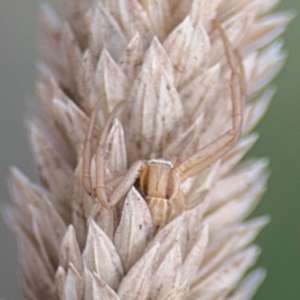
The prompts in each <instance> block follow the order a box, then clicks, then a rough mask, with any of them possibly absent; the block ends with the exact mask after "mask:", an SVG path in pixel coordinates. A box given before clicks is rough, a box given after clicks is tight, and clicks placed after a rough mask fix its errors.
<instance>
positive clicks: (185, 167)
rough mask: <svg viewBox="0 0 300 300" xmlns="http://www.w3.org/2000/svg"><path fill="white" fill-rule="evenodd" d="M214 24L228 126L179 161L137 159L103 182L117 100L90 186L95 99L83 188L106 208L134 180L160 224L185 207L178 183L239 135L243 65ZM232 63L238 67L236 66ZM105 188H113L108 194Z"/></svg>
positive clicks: (211, 160) (214, 158)
mask: <svg viewBox="0 0 300 300" xmlns="http://www.w3.org/2000/svg"><path fill="white" fill-rule="evenodd" d="M214 26H215V28H216V29H217V30H218V31H219V32H220V35H221V39H222V42H223V44H224V49H225V54H226V59H227V63H228V65H229V67H230V69H231V78H230V80H231V84H230V91H231V101H232V128H231V129H230V130H228V131H227V132H225V133H224V134H222V135H221V136H220V137H218V138H216V139H215V140H213V141H212V142H211V143H209V144H208V145H206V146H205V147H203V148H201V149H200V150H198V151H197V152H196V153H195V154H193V155H192V156H191V157H189V158H188V159H186V160H185V161H179V160H178V159H177V158H174V159H172V161H167V160H165V159H151V160H148V161H144V160H138V161H136V162H135V163H134V164H133V165H132V166H131V167H130V168H129V170H128V171H127V173H126V174H125V175H124V176H122V177H119V178H117V179H116V180H114V182H110V183H108V184H107V183H106V182H105V163H106V160H105V153H106V147H107V145H106V140H107V136H108V133H109V131H110V128H111V126H112V123H113V120H114V118H115V117H116V115H117V112H118V111H119V110H120V108H121V107H122V106H123V104H122V103H121V104H119V105H117V107H116V108H115V109H114V110H113V112H112V113H111V115H110V116H109V118H108V120H107V122H106V124H105V126H104V128H103V130H102V133H101V137H100V139H99V141H98V146H97V152H96V188H93V187H92V178H91V161H92V134H93V130H94V126H95V123H96V114H97V110H98V108H99V105H100V104H99V103H98V104H97V105H96V107H95V109H94V111H93V113H92V115H91V120H90V124H89V130H88V134H87V136H86V140H85V143H84V150H83V178H82V180H83V186H84V189H85V190H86V192H87V193H88V194H89V195H91V196H92V197H97V198H98V199H99V201H100V202H101V204H102V205H103V207H105V208H106V209H111V208H112V207H114V206H115V205H117V204H118V202H119V201H120V200H121V199H123V198H124V196H125V195H126V194H127V192H128V191H129V189H130V188H131V187H132V186H133V185H134V184H135V183H138V186H139V189H140V192H141V194H142V195H143V196H144V198H145V200H146V202H147V204H148V207H149V210H150V213H151V215H152V219H153V224H154V225H155V226H157V227H159V226H163V225H164V224H166V223H167V222H168V221H169V220H170V217H171V210H175V211H177V212H178V213H180V212H181V211H183V210H184V209H186V208H187V207H186V205H185V203H184V197H183V193H182V192H181V190H180V184H181V183H183V182H184V181H185V180H186V179H187V178H189V177H192V176H194V175H196V174H198V173H200V172H201V171H203V170H204V169H205V168H207V167H208V166H210V165H212V164H213V163H214V162H216V161H217V160H219V159H220V158H222V157H223V156H224V155H225V154H226V153H227V152H228V151H229V150H230V149H231V148H232V147H233V146H234V145H235V143H236V142H237V140H238V139H239V136H240V133H241V128H242V120H243V108H244V101H245V97H246V91H245V79H244V72H243V67H242V63H241V58H240V57H239V56H238V55H237V54H236V53H235V52H234V50H233V49H232V47H231V45H230V42H229V40H228V39H227V36H226V34H225V33H224V31H223V29H222V28H221V26H220V25H219V24H218V23H217V22H214ZM237 62H238V63H237ZM236 63H237V66H238V67H236ZM108 190H113V191H112V193H110V195H109V196H108Z"/></svg>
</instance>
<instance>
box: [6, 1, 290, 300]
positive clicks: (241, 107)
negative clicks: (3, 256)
mask: <svg viewBox="0 0 300 300" xmlns="http://www.w3.org/2000/svg"><path fill="white" fill-rule="evenodd" d="M277 2H278V1H276V0H268V1H263V2H262V1H259V0H252V1H249V0H230V1H228V0H211V1H205V0H187V1H179V0H162V1H156V0H128V1H124V0H60V1H59V3H60V5H61V11H62V13H61V15H62V17H61V18H59V17H58V16H57V15H56V13H55V12H54V11H53V10H52V9H51V8H50V6H49V5H44V6H43V7H42V18H41V19H42V34H43V37H42V42H41V47H40V50H41V61H40V63H39V66H38V71H39V81H38V83H37V89H36V95H37V102H38V104H37V106H38V108H39V110H38V113H36V114H35V115H32V117H31V119H30V120H29V122H28V135H29V139H30V143H31V146H32V151H33V155H34V158H35V161H36V166H37V174H38V178H39V180H38V183H34V182H32V181H31V180H29V179H28V178H27V177H26V176H25V175H24V174H22V173H21V172H20V171H19V170H18V169H15V168H13V169H12V172H11V180H10V188H11V193H12V196H13V199H14V206H13V207H12V208H9V209H8V210H7V211H6V219H7V222H8V223H9V225H10V227H11V228H12V229H13V230H14V232H15V233H16V235H17V237H18V242H19V278H20V285H21V290H22V294H23V297H24V299H26V300H27V299H28V300H40V299H49V300H73V299H78V300H79V299H83V300H100V299H101V300H102V299H107V300H108V299H109V300H110V299H112V300H117V299H122V300H131V299H132V300H133V299H134V300H144V299H145V300H146V299H152V300H175V299H176V300H179V299H186V300H194V299H203V300H204V299H205V300H217V299H218V300H221V299H224V300H225V299H226V300H240V299H244V300H246V299H250V298H251V297H252V296H253V294H254V293H255V291H256V289H257V288H258V286H259V285H260V283H261V282H262V280H263V279H264V276H265V272H264V270H262V269H256V270H254V271H252V272H250V273H248V270H249V269H250V268H251V267H252V266H253V265H254V264H255V262H256V259H257V257H258V255H259V253H260V249H259V248H258V247H257V246H255V245H253V244H252V242H253V240H254V239H255V237H256V236H257V234H258V233H259V231H260V230H261V229H262V228H263V227H264V226H265V225H266V224H267V223H268V221H269V219H268V217H265V216H263V217H260V218H256V219H250V220H246V219H247V216H249V214H250V213H251V212H252V210H253V209H254V208H255V207H256V205H257V204H258V202H259V201H260V199H261V196H262V194H263V192H264V191H265V189H266V181H267V177H268V171H267V166H268V161H267V160H266V159H252V160H247V161H245V162H242V163H240V161H241V160H242V158H243V157H244V155H245V154H246V153H247V151H248V150H249V149H250V148H251V147H252V146H253V145H254V143H255V141H256V140H257V138H258V135H257V134H256V133H253V132H252V130H253V128H254V127H255V125H256V124H257V123H258V122H259V120H260V119H261V117H262V116H263V115H264V113H265V112H266V110H267V108H268V105H269V103H270V101H271V99H272V96H273V94H274V87H272V86H271V87H270V86H268V85H269V83H270V81H271V80H272V79H273V78H274V76H275V75H276V74H277V72H278V71H279V69H280V68H281V66H282V65H283V63H284V60H285V55H284V53H283V52H282V42H281V41H280V40H278V39H277V38H278V37H279V36H280V35H281V33H282V32H283V31H284V30H285V28H286V25H287V24H288V22H289V21H290V20H291V18H292V17H293V16H292V14H290V13H271V12H270V11H272V10H273V8H274V6H275V5H276V4H277Z"/></svg>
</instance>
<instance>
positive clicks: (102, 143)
mask: <svg viewBox="0 0 300 300" xmlns="http://www.w3.org/2000/svg"><path fill="white" fill-rule="evenodd" d="M99 105H100V103H98V104H97V105H96V107H95V108H94V110H93V112H92V115H91V119H90V124H89V129H88V133H87V136H86V139H85V142H84V149H83V172H82V174H83V176H82V183H83V187H84V189H85V190H86V192H87V193H88V194H89V195H90V196H91V197H93V198H95V197H97V198H98V199H99V201H100V203H101V204H102V206H103V207H104V208H106V209H111V208H112V207H114V206H115V205H116V204H117V203H118V202H119V201H120V200H121V199H122V198H123V197H124V196H125V195H126V193H127V192H128V190H129V189H130V187H131V186H132V185H133V184H134V182H135V181H136V180H137V178H138V176H139V173H140V171H141V169H142V168H143V167H144V166H145V163H144V162H143V161H141V160H139V161H137V162H135V163H134V164H133V165H132V166H131V167H130V169H129V170H128V171H127V172H126V174H125V175H124V176H123V177H122V178H121V179H118V180H119V183H118V185H117V186H116V187H115V188H114V191H113V192H112V194H111V195H110V196H108V193H107V191H108V190H110V188H109V185H107V184H106V182H105V165H106V149H107V145H106V141H107V137H108V134H109V131H110V129H111V126H112V124H113V120H114V118H115V117H116V115H117V113H118V111H119V110H120V108H121V107H122V106H123V103H120V104H118V105H117V106H116V107H115V108H114V110H113V111H112V113H111V114H110V116H109V118H108V119H107V122H106V124H105V126H104V128H103V130H102V133H101V137H100V139H99V140H98V144H97V152H96V188H93V187H92V176H91V162H92V134H93V130H94V127H95V124H96V115H97V110H98V108H99Z"/></svg>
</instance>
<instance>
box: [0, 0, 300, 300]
mask: <svg viewBox="0 0 300 300" xmlns="http://www.w3.org/2000/svg"><path fill="white" fill-rule="evenodd" d="M262 1H263V0H262ZM39 3H40V2H39V1H38V0H0V176H1V177H0V192H1V197H0V201H1V202H0V203H1V207H3V205H4V204H8V203H10V196H9V194H8V191H7V185H6V181H7V177H8V173H9V166H10V165H16V166H18V167H19V168H20V169H21V170H22V171H23V172H24V173H25V174H27V175H28V176H29V177H30V178H34V171H33V163H32V158H31V155H30V152H29V146H28V143H27V138H26V132H25V129H24V120H25V117H26V116H27V112H28V109H27V108H28V105H29V104H30V102H31V101H32V100H31V99H32V98H33V97H34V82H35V76H36V75H35V63H36V57H37V45H38V35H39V32H38V16H39V13H38V10H39V5H38V4H39ZM280 8H281V9H289V8H294V9H296V10H298V11H300V1H299V0H283V1H282V4H281V5H280ZM284 39H285V41H286V49H287V50H288V52H289V57H288V61H287V64H286V65H285V67H284V69H283V70H282V72H281V73H280V75H279V76H278V77H277V78H276V80H275V83H276V85H277V88H278V92H277V94H276V97H275V99H274V101H273V104H272V106H271V109H270V110H269V112H268V114H267V116H266V117H265V118H264V120H263V121H262V122H261V124H260V126H259V127H258V129H257V130H258V131H259V133H260V140H259V142H258V144H257V145H256V147H255V149H254V150H253V151H252V153H251V155H252V156H258V157H261V156H268V157H269V158H270V160H271V170H272V173H271V178H270V181H269V188H268V192H267V193H266V194H265V196H264V198H263V201H262V202H261V204H260V206H259V207H258V209H257V210H256V211H255V213H254V215H261V214H269V215H271V216H272V223H271V224H270V225H269V226H268V227H267V228H266V229H265V230H264V231H263V233H262V234H261V235H260V236H259V238H258V240H257V242H258V244H259V245H260V246H261V247H262V249H263V252H262V255H261V258H260V260H259V263H258V265H260V266H263V267H265V268H266V269H267V270H268V277H267V280H266V281H265V283H264V284H263V286H262V288H261V289H260V290H259V292H258V293H257V294H256V296H255V298H254V299H255V300H262V299H264V300H266V299H276V300H277V299H289V300H296V299H300V58H299V56H300V54H299V53H300V17H298V18H297V19H296V20H295V21H294V22H293V23H292V24H291V26H290V28H289V30H288V31H287V32H286V33H285V34H284ZM298 47H299V48H298ZM16 269H17V244H16V240H15V238H14V235H13V234H12V233H11V231H10V230H9V229H8V228H7V227H6V225H5V224H4V223H3V220H2V219H1V220H0V274H1V275H0V297H3V298H5V299H7V300H14V299H21V297H20V293H19V291H18V283H17V277H16Z"/></svg>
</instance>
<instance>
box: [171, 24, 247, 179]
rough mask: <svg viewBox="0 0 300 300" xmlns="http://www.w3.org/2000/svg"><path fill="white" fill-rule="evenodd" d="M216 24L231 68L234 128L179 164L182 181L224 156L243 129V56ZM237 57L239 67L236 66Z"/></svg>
mask: <svg viewBox="0 0 300 300" xmlns="http://www.w3.org/2000/svg"><path fill="white" fill-rule="evenodd" d="M214 25H215V27H216V29H217V30H218V31H219V32H220V36H221V39H222V42H223V44H224V49H225V55H226V59H227V63H228V65H229V67H230V69H231V78H230V81H231V83H230V91H231V102H232V128H231V129H230V130H228V131H227V132H225V133H224V134H222V135H221V136H220V137H218V138H216V139H215V140H214V141H212V142H211V143H209V144H208V145H207V146H205V147H203V148H202V149H200V150H199V151H198V152H196V153H195V154H194V155H192V156H191V157H189V158H188V159H187V160H185V161H183V162H181V163H180V164H179V165H178V166H177V172H178V174H179V177H180V180H181V182H183V181H185V180H186V179H187V178H188V177H192V176H194V175H196V174H198V173H199V172H201V171H203V170H204V169H205V168H207V167H208V166H210V165H211V164H213V163H214V162H216V161H217V160H218V159H220V158H221V157H223V156H224V155H225V154H226V153H227V152H228V151H229V150H230V149H231V148H232V147H233V146H234V145H235V143H236V142H237V140H238V139H239V137H240V134H241V130H242V123H243V110H244V102H245V98H246V88H245V78H244V72H243V68H242V62H241V58H239V57H237V58H236V57H235V52H234V50H233V49H232V47H231V45H230V42H229V40H228V38H227V36H226V34H225V32H224V30H223V29H222V28H221V26H220V25H219V23H218V22H217V21H215V22H214ZM236 59H237V60H238V67H239V69H238V68H237V67H236Z"/></svg>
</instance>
